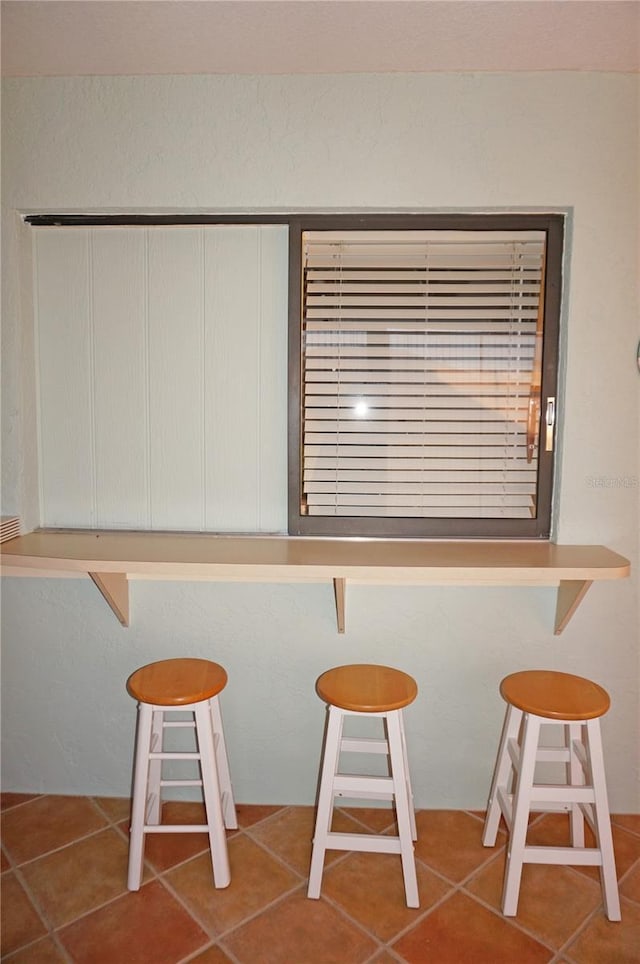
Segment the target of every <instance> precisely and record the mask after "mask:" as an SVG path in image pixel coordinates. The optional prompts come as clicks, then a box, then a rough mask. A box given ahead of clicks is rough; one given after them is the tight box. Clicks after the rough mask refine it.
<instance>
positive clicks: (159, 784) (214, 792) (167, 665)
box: [127, 659, 238, 890]
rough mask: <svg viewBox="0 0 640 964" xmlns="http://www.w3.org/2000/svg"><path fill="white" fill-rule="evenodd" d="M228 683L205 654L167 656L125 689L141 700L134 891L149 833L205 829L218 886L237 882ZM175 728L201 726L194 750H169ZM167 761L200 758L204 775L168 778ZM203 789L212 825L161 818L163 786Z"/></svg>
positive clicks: (133, 821) (135, 790)
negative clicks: (226, 727)
mask: <svg viewBox="0 0 640 964" xmlns="http://www.w3.org/2000/svg"><path fill="white" fill-rule="evenodd" d="M226 683H227V674H226V672H225V670H224V669H223V668H222V666H219V665H218V664H217V663H212V662H210V661H209V660H207V659H163V660H160V661H158V662H156V663H149V664H148V665H147V666H143V667H142V668H141V669H138V670H136V672H135V673H133V674H132V675H131V676H130V677H129V679H128V680H127V690H128V692H129V694H130V695H131V696H133V698H134V699H136V700H137V701H138V734H137V739H136V754H135V769H134V780H133V804H132V808H131V834H130V840H129V875H128V883H127V886H128V888H129V890H139V889H140V883H141V880H142V861H143V856H144V839H145V834H147V833H196V832H198V831H207V833H208V834H209V844H210V848H211V860H212V863H213V879H214V884H215V886H216V887H227V886H228V884H229V882H230V880H231V873H230V870H229V857H228V854H227V840H226V835H225V827H228V828H230V829H235V828H237V826H238V821H237V818H236V809H235V803H234V799H233V791H232V789H231V777H230V775H229V761H228V759H227V750H226V746H225V742H224V732H223V729H222V717H221V715H220V705H219V702H218V694H219V693H220V692H222V690H223V689H224V687H225V686H226ZM178 711H179V712H181V713H184V712H189V713H192V714H193V718H192V719H191V720H189V719H187V720H175V719H174V720H167V719H165V717H166V715H167V714H169V713H173V714H175V713H176V712H178ZM173 727H187V728H191V729H192V730H195V735H196V741H197V750H196V751H195V752H165V751H164V749H163V748H164V731H165V730H166V729H169V728H173ZM163 760H195V761H197V762H198V765H199V770H200V777H201V779H200V780H164V779H162V762H163ZM169 786H201V787H202V794H203V798H204V804H205V809H206V815H207V822H206V824H178V825H173V824H166V825H163V824H162V823H161V816H162V813H161V811H162V788H163V787H169Z"/></svg>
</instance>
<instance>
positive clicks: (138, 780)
mask: <svg viewBox="0 0 640 964" xmlns="http://www.w3.org/2000/svg"><path fill="white" fill-rule="evenodd" d="M152 714H153V710H152V708H151V706H149V705H148V704H146V703H139V704H138V734H137V737H136V756H135V766H134V775H133V802H132V805H131V828H130V833H129V872H128V876H127V887H128V888H129V890H140V883H141V881H142V859H143V855H144V821H145V811H146V806H147V779H148V774H149V748H150V745H151V721H152Z"/></svg>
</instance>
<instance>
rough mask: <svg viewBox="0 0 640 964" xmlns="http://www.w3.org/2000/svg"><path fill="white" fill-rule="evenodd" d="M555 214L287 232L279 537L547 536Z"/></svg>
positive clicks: (556, 290)
mask: <svg viewBox="0 0 640 964" xmlns="http://www.w3.org/2000/svg"><path fill="white" fill-rule="evenodd" d="M562 236H563V218H562V216H561V215H518V216H511V215H476V216H462V215H460V216H448V215H437V216H431V217H422V216H405V217H403V218H400V217H395V216H377V217H376V216H371V217H366V218H362V217H359V218H354V217H347V216H334V217H330V216H326V217H322V216H317V217H309V218H299V219H293V220H292V222H291V225H290V233H289V243H290V299H289V300H290V306H289V312H290V333H289V337H290V362H289V364H290V370H289V385H290V388H289V390H290V406H289V412H290V436H289V531H290V532H291V533H292V534H307V535H362V536H367V535H368V536H397V537H409V536H421V537H429V536H433V537H450V536H453V537H469V538H473V537H485V538H486V537H520V538H531V537H538V538H548V536H549V534H550V525H551V502H552V483H553V447H554V419H555V412H556V400H557V381H556V376H557V356H558V324H559V306H560V288H561V258H562Z"/></svg>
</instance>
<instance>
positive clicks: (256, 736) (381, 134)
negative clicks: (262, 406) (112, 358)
mask: <svg viewBox="0 0 640 964" xmlns="http://www.w3.org/2000/svg"><path fill="white" fill-rule="evenodd" d="M2 115H3V116H2V121H3V130H2V152H3V158H2V161H3V164H2V204H3V224H2V226H3V252H2V254H3V353H2V355H3V357H2V364H3V412H2V415H3V453H2V454H3V477H2V482H3V495H2V511H3V512H17V513H21V514H22V515H23V517H24V518H25V519H26V521H27V524H29V523H31V524H36V523H37V509H36V506H37V492H38V484H37V481H38V480H37V472H36V464H37V459H36V451H37V447H36V432H35V417H34V412H35V408H36V405H35V388H34V386H35V378H34V375H33V370H32V365H33V334H32V330H31V324H30V307H29V306H30V300H31V289H32V284H31V274H30V272H31V267H30V264H29V244H30V240H29V239H28V237H27V236H26V234H28V229H24V228H22V227H21V226H20V220H19V218H18V216H17V213H16V212H19V211H25V210H30V211H42V210H50V211H53V210H78V211H109V210H114V211H117V210H123V209H126V210H134V209H135V210H140V211H146V210H153V211H159V210H176V211H213V210H217V211H223V210H226V211H228V210H235V211H252V210H267V209H303V208H305V209H308V208H315V209H323V210H324V209H333V210H351V209H398V208H400V209H409V210H474V209H475V210H477V209H481V210H513V209H517V210H527V209H530V210H540V209H543V210H559V211H568V212H569V238H568V257H567V265H566V278H567V288H566V295H565V301H564V306H563V323H564V334H563V348H562V365H563V389H562V398H561V405H560V411H561V429H560V440H559V442H560V453H559V458H558V470H559V480H558V487H557V495H556V504H555V517H556V538H557V541H559V542H565V543H571V542H575V543H585V544H592V543H594V544H604V545H607V546H609V547H611V548H612V549H615V550H617V551H618V552H621V553H623V554H624V555H626V556H628V557H630V558H631V560H632V564H633V565H634V566H635V564H636V563H637V560H638V528H639V511H638V495H639V487H638V475H639V469H640V465H639V446H638V415H639V411H638V408H639V405H638V401H639V395H638V387H639V379H638V373H637V369H636V364H635V349H636V344H637V338H638V331H637V315H638V301H637V298H638V296H637V290H636V284H637V265H638V213H639V193H638V176H637V172H638V163H639V157H638V133H639V132H638V80H637V78H635V77H632V76H624V75H606V74H586V73H585V74H570V73H564V74H535V75H534V74H513V75H473V74H468V75H453V74H441V75H424V76H422V75H411V76H408V75H393V76H373V75H363V76H356V75H353V76H322V77H320V76H318V77H309V76H307V77H268V78H267V77H254V78H248V77H136V78H73V79H26V80H12V81H8V82H6V84H5V85H4V88H3V111H2ZM25 232H26V233H25ZM280 431H281V432H282V438H283V439H284V433H285V426H284V425H282V426H280ZM285 498H286V494H285V492H284V491H283V492H282V505H284V504H285ZM637 588H638V580H637V576H636V574H635V569H634V572H633V575H632V578H631V579H630V580H626V581H624V582H619V583H600V584H596V585H594V586H593V587H592V588H591V590H590V591H589V593H588V595H587V597H586V599H585V600H584V602H583V603H582V605H581V607H580V608H579V609H578V611H577V613H576V615H575V616H574V618H573V619H572V621H571V622H570V624H569V626H568V627H567V629H566V630H565V632H564V634H563V635H562V636H561V637H559V638H556V637H554V636H553V628H552V627H553V613H554V606H555V594H554V592H553V591H552V590H551V589H544V588H538V589H534V588H483V587H477V588H457V587H443V588H437V587H435V588H429V589H419V588H415V587H411V588H409V587H407V588H394V589H392V588H384V587H383V588H380V587H376V588H365V587H354V588H353V589H352V590H351V591H350V594H349V599H348V611H347V632H346V634H345V635H344V636H338V635H337V633H336V628H335V616H334V610H333V603H332V596H331V587H330V586H323V585H317V586H315V585H312V586H293V585H253V584H246V585H241V584H232V585H214V584H206V583H153V582H135V583H133V584H132V587H131V609H132V626H131V628H130V629H127V630H125V629H122V628H121V627H120V625H119V624H118V623H117V622H116V620H115V619H114V617H113V614H112V613H111V611H110V610H109V609H108V608H107V607H106V605H105V604H104V601H103V600H102V599H101V597H100V596H99V594H98V593H97V591H96V589H95V587H94V586H93V585H92V584H91V583H90V582H89V581H88V580H87V581H76V580H65V579H57V580H55V579H51V580H42V581H40V580H32V579H17V578H13V579H5V580H3V595H2V620H3V625H2V630H3V632H2V646H3V655H2V687H3V690H2V696H3V701H2V711H3V727H2V740H3V786H4V788H5V789H11V790H16V791H46V792H55V793H99V794H105V795H106V794H113V795H118V794H126V793H127V792H128V789H129V784H130V767H131V758H132V748H133V733H134V725H135V707H134V705H133V703H132V701H131V700H130V698H129V697H128V696H127V695H126V692H125V689H124V682H125V679H126V677H127V675H128V674H129V673H130V672H131V671H132V670H133V669H135V668H136V667H137V666H140V665H142V664H143V663H145V662H148V661H150V660H153V659H156V658H163V657H169V656H174V655H180V654H190V655H195V656H210V657H212V658H215V659H218V660H219V661H220V662H222V663H223V664H224V665H225V666H226V668H227V670H228V672H229V680H230V681H229V686H228V689H227V691H226V692H225V694H224V698H223V710H224V715H225V723H226V729H227V735H228V742H229V751H230V757H231V763H232V768H233V776H234V783H235V788H236V795H237V798H238V799H239V800H240V801H243V802H289V803H301V802H305V803H309V802H311V801H312V800H313V799H314V793H315V786H316V777H317V765H318V759H319V752H320V744H321V738H322V726H323V719H324V709H323V707H322V705H321V704H320V701H319V700H318V699H317V697H316V696H315V694H314V681H315V678H316V677H317V675H318V674H319V673H320V672H322V671H323V670H324V669H326V668H327V667H329V666H331V665H335V664H337V663H340V662H366V661H381V662H386V663H389V664H392V665H397V666H399V667H401V668H403V669H405V670H406V671H408V672H410V673H413V674H414V675H415V676H416V678H417V679H418V682H419V687H420V694H419V698H418V700H417V701H416V703H415V704H414V705H413V706H412V707H411V708H410V709H409V710H408V711H407V716H406V719H407V735H408V740H409V755H410V760H411V764H412V768H413V773H414V789H415V793H416V800H417V804H418V805H419V806H421V807H480V806H483V805H484V803H485V799H486V794H487V790H488V782H489V778H490V773H491V768H492V765H493V758H494V754H495V750H496V746H497V740H498V735H499V730H500V723H501V718H502V712H503V706H502V704H501V701H500V698H499V696H498V692H497V686H498V682H499V680H500V678H501V677H502V676H503V675H505V674H506V673H508V672H512V671H515V670H518V669H521V668H529V667H545V668H551V669H554V668H555V669H561V670H565V671H569V672H577V673H580V674H581V675H585V676H590V677H592V678H594V679H596V680H598V681H599V682H600V683H602V684H603V685H604V686H606V687H607V689H608V690H609V691H610V693H611V695H612V700H613V706H612V709H611V711H610V713H609V715H608V716H607V717H606V719H605V721H604V738H605V750H606V751H607V755H608V770H609V783H610V796H611V802H612V806H613V807H614V809H616V810H618V811H630V810H634V811H636V810H640V796H639V790H638V762H639V749H638V720H639V695H638V690H639V683H638V676H639V657H638V635H639V619H638V616H639V614H638V593H637Z"/></svg>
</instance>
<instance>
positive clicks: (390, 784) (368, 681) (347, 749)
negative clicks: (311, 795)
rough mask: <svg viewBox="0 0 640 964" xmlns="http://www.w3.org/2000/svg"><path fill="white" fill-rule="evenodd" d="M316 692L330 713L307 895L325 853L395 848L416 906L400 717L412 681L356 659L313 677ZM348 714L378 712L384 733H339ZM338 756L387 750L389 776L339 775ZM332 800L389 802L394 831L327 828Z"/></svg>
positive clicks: (316, 884)
mask: <svg viewBox="0 0 640 964" xmlns="http://www.w3.org/2000/svg"><path fill="white" fill-rule="evenodd" d="M316 692H317V693H318V696H319V697H320V698H321V699H322V700H324V701H325V703H327V705H328V711H329V715H328V722H327V732H326V739H325V746H324V753H323V761H322V767H321V777H320V789H319V793H318V809H317V816H316V825H315V833H314V838H313V851H312V855H311V869H310V873H309V888H308V891H307V896H308V897H311V898H318V897H320V887H321V884H322V872H323V867H324V857H325V852H326V851H327V850H358V851H367V852H372V853H387V854H389V853H390V854H398V853H399V854H400V855H401V858H402V873H403V876H404V886H405V895H406V901H407V906H408V907H419V906H420V902H419V898H418V882H417V878H416V866H415V859H414V854H413V841H414V840H416V839H417V833H416V820H415V813H414V808H413V795H412V792H411V781H410V777H409V766H408V762H407V747H406V740H405V734H404V723H403V719H402V708H403V707H405V706H408V705H409V704H410V703H412V702H413V701H414V699H415V698H416V694H417V692H418V687H417V685H416V681H415V680H414V679H412V677H411V676H408V675H407V674H406V673H403V672H401V671H400V670H397V669H391V668H390V667H388V666H374V665H369V664H354V665H350V666H337V667H336V668H335V669H330V670H327V672H326V673H323V674H322V676H320V677H319V679H318V681H317V683H316ZM350 716H353V717H380V718H381V719H383V720H384V725H385V730H386V738H385V739H363V738H355V737H354V738H352V737H343V735H342V730H343V724H344V721H345V718H347V717H350ZM341 753H379V754H380V753H382V754H385V755H386V756H388V758H389V763H390V772H391V776H370V775H359V774H358V775H357V774H349V773H341V772H340V770H339V767H340V755H341ZM336 797H352V798H357V799H359V798H363V799H375V800H394V801H395V809H396V819H397V823H398V836H397V837H389V836H387V835H384V836H380V835H376V834H361V833H333V832H332V831H331V829H330V828H331V819H332V816H333V807H334V799H335V798H336Z"/></svg>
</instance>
